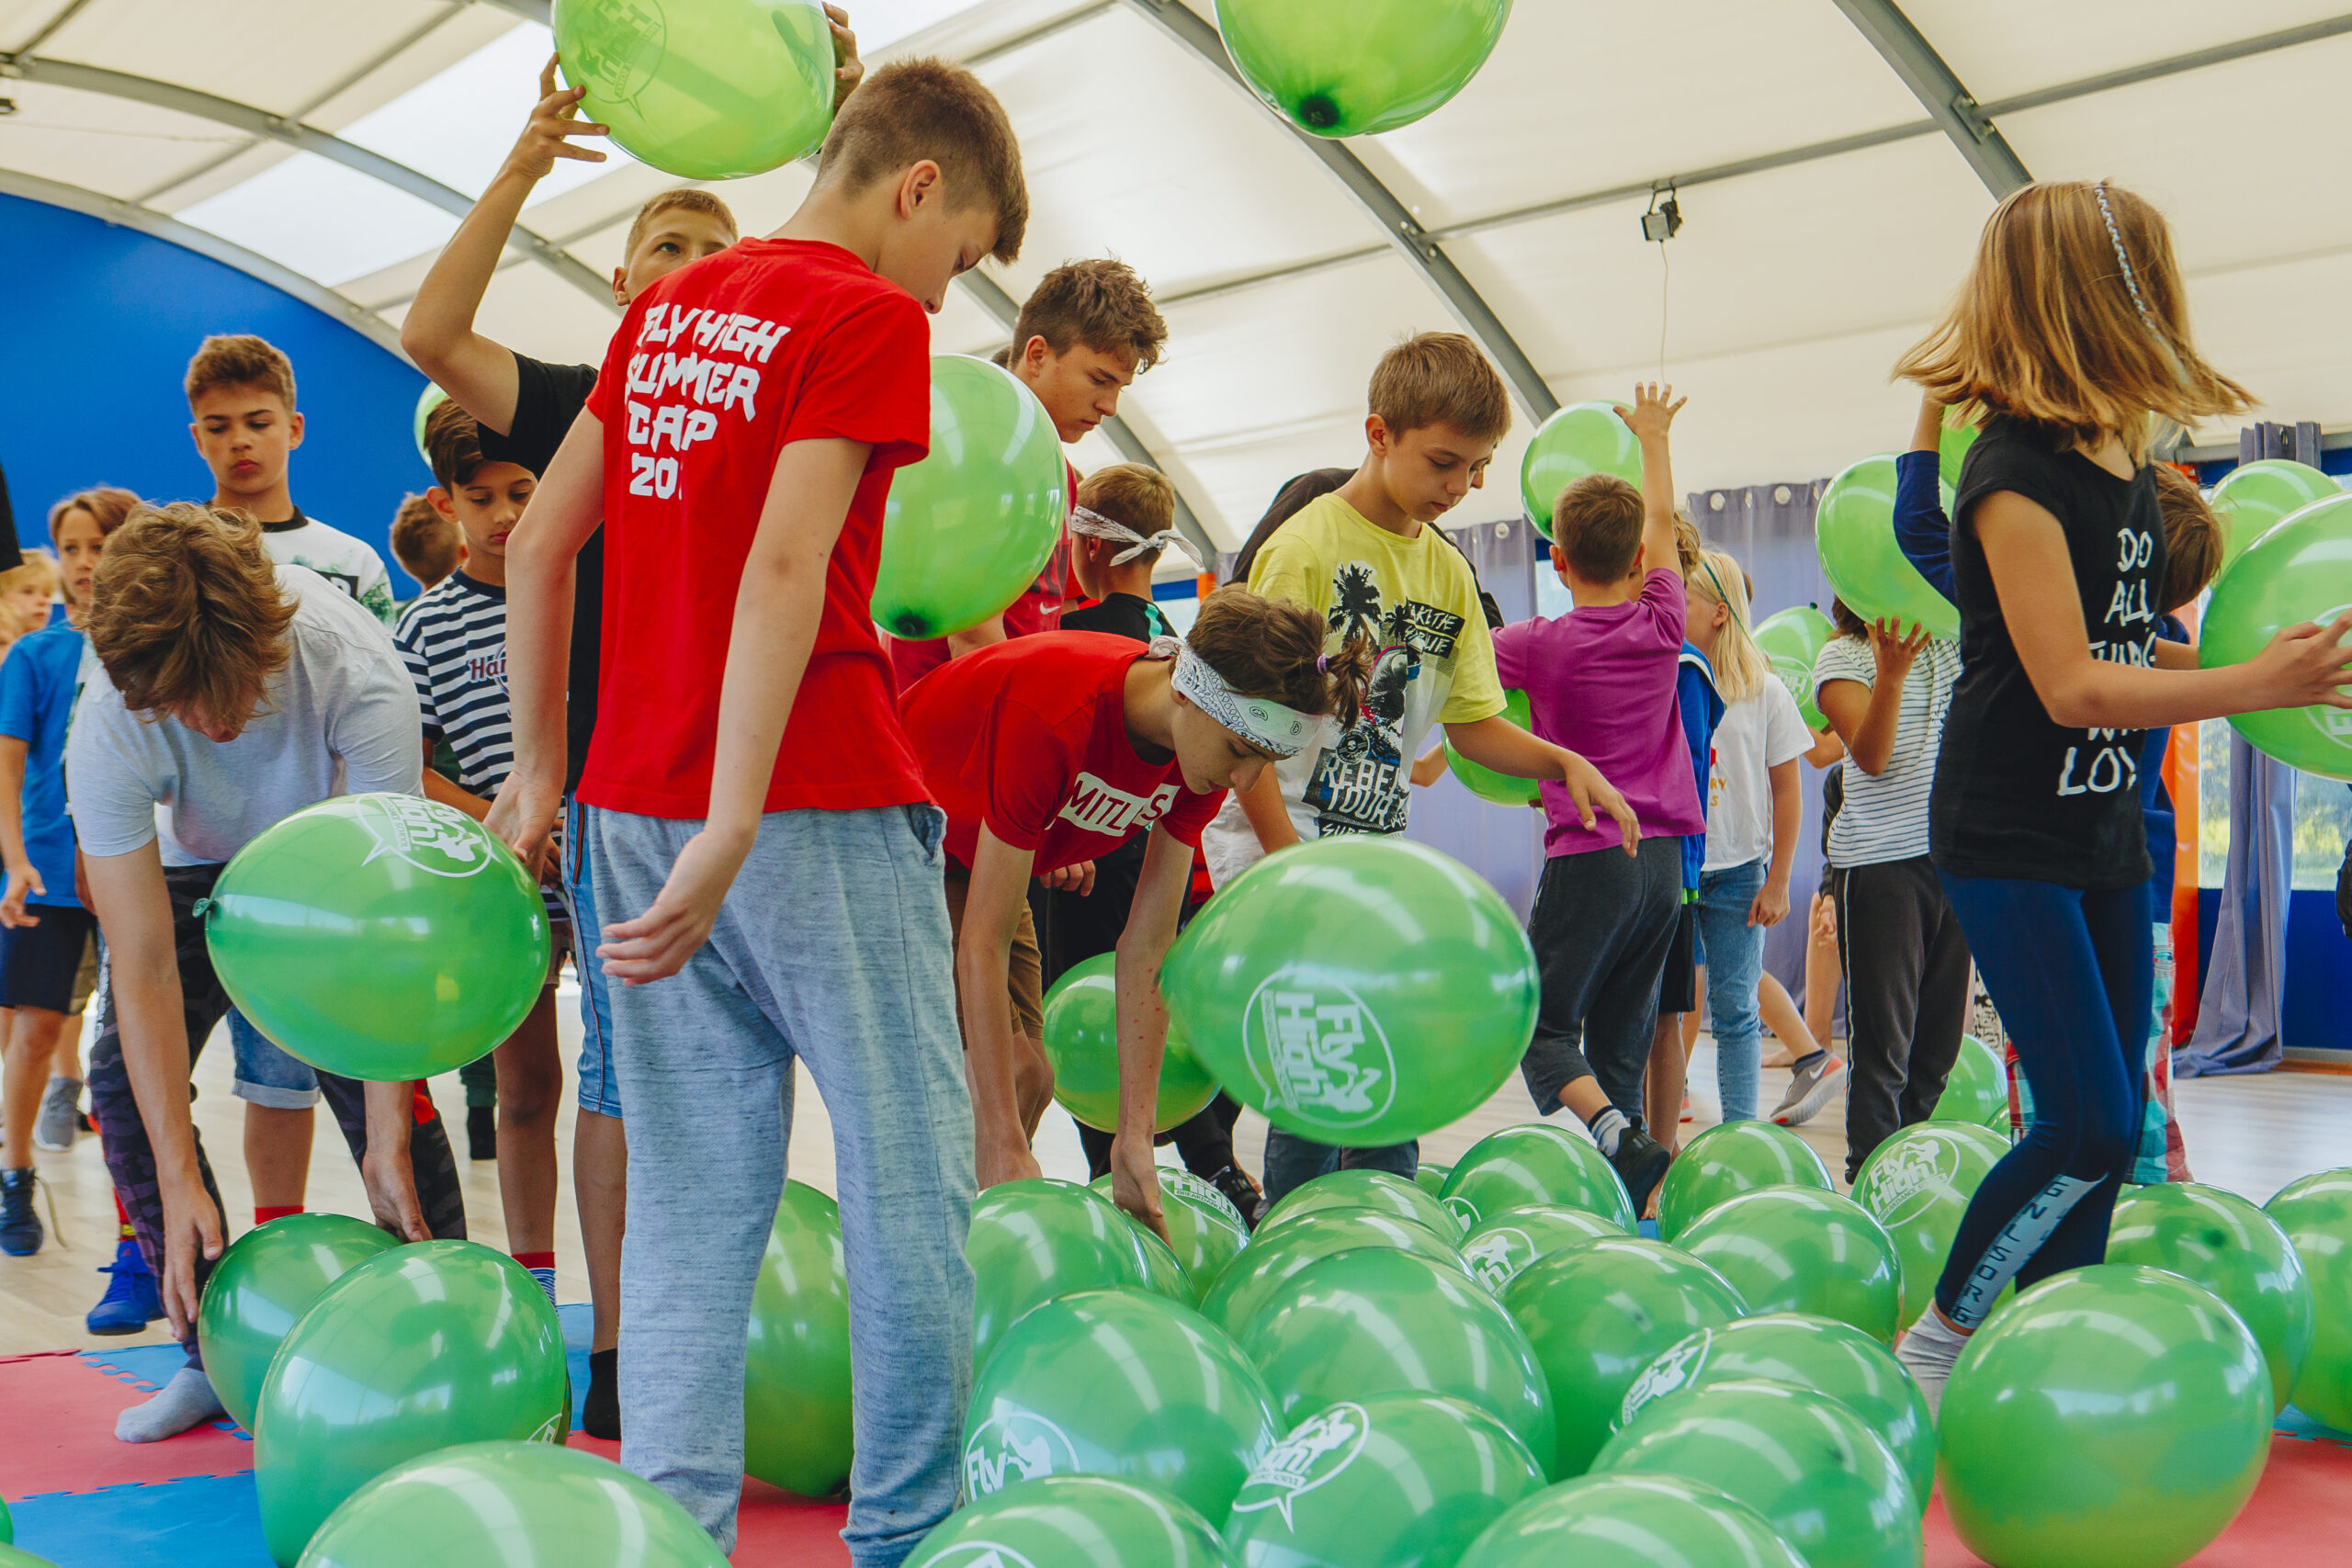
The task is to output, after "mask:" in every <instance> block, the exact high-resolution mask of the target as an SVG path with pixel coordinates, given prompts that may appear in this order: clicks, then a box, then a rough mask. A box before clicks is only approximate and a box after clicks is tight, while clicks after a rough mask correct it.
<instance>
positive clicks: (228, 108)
mask: <svg viewBox="0 0 2352 1568" xmlns="http://www.w3.org/2000/svg"><path fill="white" fill-rule="evenodd" d="M0 76H16V77H20V78H22V79H23V80H25V81H28V82H40V83H43V84H45V85H50V86H53V87H69V88H72V89H73V90H74V91H75V92H82V93H95V94H97V95H99V96H103V97H110V98H122V99H125V100H127V101H129V102H132V103H141V104H146V105H149V106H151V107H155V108H160V109H168V110H170V111H172V112H173V113H175V114H183V115H187V116H188V117H190V118H195V119H205V120H210V121H211V122H213V123H214V124H216V125H225V126H228V127H230V128H231V129H232V130H242V131H243V132H245V133H246V134H247V135H249V136H257V137H266V138H267V139H268V140H270V141H276V142H279V143H281V144H283V145H285V146H288V147H291V148H294V149H296V150H297V151H298V152H311V153H315V154H317V155H318V156H319V157H322V158H325V159H328V160H330V161H332V162H334V163H337V164H342V165H343V166H344V167H345V168H346V169H351V170H354V171H356V173H359V174H362V175H367V176H368V178H369V179H372V180H376V181H378V182H379V183H381V184H384V185H388V186H391V187H392V188H393V189H394V190H398V191H401V192H404V193H406V194H407V195H409V196H413V197H416V198H417V199H418V200H420V201H424V202H425V203H427V204H429V205H431V206H434V207H437V208H439V209H441V210H442V211H444V212H447V213H449V214H450V215H451V216H453V217H456V218H458V219H459V220H462V219H464V217H465V216H466V214H467V213H469V212H471V211H472V210H473V207H474V201H473V197H469V196H468V195H466V193H465V192H463V191H461V190H456V189H453V188H451V187H450V186H445V185H443V184H442V183H441V182H440V181H439V180H436V179H435V178H433V177H432V176H431V175H426V174H423V173H420V172H419V171H417V170H415V169H412V168H410V167H409V166H408V165H407V164H402V163H399V162H397V161H395V160H393V159H390V158H387V157H385V156H384V155H383V154H382V153H380V152H369V151H368V149H367V148H365V147H362V146H360V145H358V144H357V143H356V142H352V141H344V140H343V139H342V138H341V137H339V136H334V135H331V134H329V133H328V132H326V131H323V130H319V129H317V128H316V127H314V126H309V125H304V124H303V123H302V122H301V121H300V120H299V119H288V118H285V117H284V116H281V115H274V114H272V113H270V112H269V111H268V110H267V109H261V108H255V107H254V106H252V105H251V104H241V103H238V102H236V101H234V100H233V99H230V98H220V97H215V96H212V95H211V94H209V93H200V92H198V91H197V90H196V89H195V88H193V87H182V86H179V85H175V84H174V83H170V82H157V81H154V80H153V79H151V78H149V77H145V76H132V75H129V74H126V73H123V72H119V71H107V70H102V69H100V68H99V67H97V66H95V65H80V64H75V63H74V62H71V61H64V60H43V59H40V57H38V56H28V55H14V56H0ZM510 243H514V244H515V245H517V246H518V247H519V248H521V249H523V250H525V251H527V252H529V253H530V254H531V255H532V257H533V259H535V260H537V262H538V263H539V264H540V265H542V266H545V267H546V268H548V270H549V271H550V272H553V273H554V274H556V276H559V277H561V278H562V279H563V280H564V281H565V282H566V283H569V284H571V286H572V287H573V288H577V289H579V290H580V291H581V292H582V293H583V294H585V295H587V296H588V297H589V298H590V299H594V300H596V301H597V302H599V303H600V304H602V305H603V306H604V307H605V310H614V306H613V288H612V285H611V284H610V283H609V282H608V281H606V280H605V279H604V278H602V277H599V276H597V275H596V273H595V271H594V268H592V267H590V266H589V265H587V264H586V263H585V262H582V260H580V258H579V257H577V256H574V255H572V254H570V253H569V252H567V251H565V250H564V249H563V248H562V247H561V246H560V245H558V244H556V243H554V242H553V241H551V240H548V239H547V238H546V237H545V236H543V235H540V234H538V233H536V232H534V231H531V230H529V229H526V228H525V227H524V226H523V225H522V224H520V223H517V224H515V229H514V232H513V234H512V236H511V238H510Z"/></svg>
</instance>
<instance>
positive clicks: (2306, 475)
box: [2212, 457, 2344, 567]
mask: <svg viewBox="0 0 2352 1568" xmlns="http://www.w3.org/2000/svg"><path fill="white" fill-rule="evenodd" d="M2342 493H2344V489H2343V487H2342V486H2341V485H2339V484H2337V483H2336V482H2335V479H2334V477H2333V476H2331V475H2328V474H2324V473H2322V472H2320V471H2319V470H2318V469H2317V468H2312V466H2311V465H2310V464H2308V463H2298V462H2296V461H2295V460H2294V459H2293V458H2291V457H2260V458H2256V460H2255V461H2253V462H2251V463H2241V464H2239V465H2238V466H2237V467H2236V468H2232V469H2231V470H2230V471H2229V472H2228V473H2226V474H2223V475H2222V478H2221V480H2220V482H2219V483H2217V484H2215V485H2214V486H2213V498H2212V507H2213V515H2214V516H2216V517H2218V518H2220V519H2221V522H2222V565H2223V566H2224V567H2226V566H2228V565H2229V564H2230V563H2231V562H2232V561H2233V560H2235V559H2237V558H2238V557H2239V556H2240V555H2241V554H2243V553H2244V552H2245V547H2247V546H2248V545H2250V544H2252V543H2254V542H2255V540H2256V539H2258V538H2260V537H2262V536H2263V535H2265V534H2266V533H2268V532H2269V531H2270V530H2271V529H2272V528H2274V527H2276V526H2278V525H2279V524H2280V523H2282V522H2284V521H2286V520H2287V519H2288V518H2289V517H2291V516H2292V515H2294V514H2295V513H2298V512H2301V510H2302V509H2303V508H2304V507H2306V506H2309V505H2310V504H2311V503H2312V502H2314V501H2325V500H2327V499H2329V498H2330V497H2331V496H2336V495H2341V494H2342Z"/></svg>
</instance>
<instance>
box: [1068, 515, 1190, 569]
mask: <svg viewBox="0 0 2352 1568" xmlns="http://www.w3.org/2000/svg"><path fill="white" fill-rule="evenodd" d="M1069 531H1070V532H1071V533H1073V534H1083V535H1085V536H1087V537H1088V538H1090V539H1111V540H1114V541H1117V542H1118V543H1121V544H1124V545H1125V546H1126V548H1125V549H1124V550H1121V551H1120V552H1119V553H1118V554H1117V555H1115V556H1113V557H1112V558H1111V564H1112V565H1113V566H1125V565H1126V564H1127V563H1128V562H1129V561H1131V560H1133V559H1135V558H1136V557H1137V556H1142V555H1151V554H1154V553H1156V552H1158V551H1160V550H1165V549H1178V550H1182V551H1183V552H1184V554H1185V555H1186V556H1187V557H1188V558H1190V559H1191V560H1192V563H1193V566H1194V567H1195V568H1197V569H1198V570H1203V571H1206V570H1208V568H1207V567H1206V566H1205V565H1204V564H1203V562H1202V560H1201V552H1200V551H1198V550H1196V549H1194V548H1193V541H1192V540H1190V539H1187V538H1186V537H1184V536H1183V535H1182V534H1179V533H1178V532H1176V530H1175V529H1173V528H1163V529H1161V530H1160V531H1159V533H1157V534H1153V535H1151V536H1148V537H1147V536H1144V535H1141V534H1138V533H1136V531H1135V530H1134V529H1133V528H1130V527H1128V526H1127V525H1125V523H1121V522H1118V521H1116V520H1115V519H1113V518H1109V517H1105V516H1103V514H1102V513H1100V512H1097V511H1095V510H1093V509H1092V508H1091V507H1086V506H1078V507H1073V508H1071V509H1070V514H1069Z"/></svg>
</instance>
